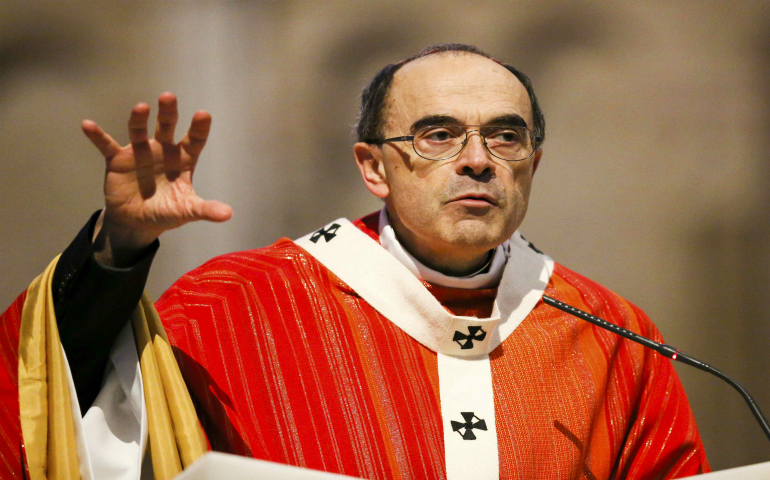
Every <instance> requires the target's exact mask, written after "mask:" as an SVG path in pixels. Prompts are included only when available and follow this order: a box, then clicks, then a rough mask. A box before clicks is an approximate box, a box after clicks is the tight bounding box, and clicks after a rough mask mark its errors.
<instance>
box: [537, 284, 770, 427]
mask: <svg viewBox="0 0 770 480" xmlns="http://www.w3.org/2000/svg"><path fill="white" fill-rule="evenodd" d="M543 302H545V303H546V304H548V305H550V306H552V307H556V308H558V309H559V310H561V311H563V312H566V313H569V314H570V315H573V316H575V317H578V318H582V319H583V320H586V321H588V322H591V323H593V324H594V325H597V326H599V327H602V328H604V329H605V330H609V331H611V332H613V333H617V334H618V335H620V336H621V337H625V338H627V339H629V340H631V341H633V342H636V343H640V344H642V345H644V346H645V347H647V348H651V349H653V350H655V351H656V352H658V353H660V354H661V355H663V356H664V357H668V358H670V359H671V360H676V361H678V362H682V363H686V364H687V365H690V366H692V367H695V368H697V369H699V370H703V371H704V372H708V373H710V374H712V375H715V376H717V377H719V378H721V379H722V380H724V381H725V382H727V383H729V384H730V386H732V387H733V388H734V389H736V390H738V393H740V394H741V396H742V397H743V399H744V400H746V404H747V405H748V406H749V408H750V409H751V413H753V414H754V418H756V419H757V422H758V423H759V426H760V427H761V428H762V431H763V432H765V436H767V439H768V440H770V425H768V423H767V419H766V418H765V416H764V415H762V411H761V410H760V409H759V405H757V402H756V401H755V400H754V397H752V396H751V395H750V394H749V392H748V391H747V390H746V389H745V388H743V385H741V384H740V383H738V382H736V381H735V380H733V379H732V378H730V377H729V376H727V375H726V374H724V373H722V372H720V371H719V370H717V369H716V368H714V367H712V366H711V365H709V364H708V363H706V362H702V361H700V360H698V359H697V358H693V357H691V356H689V355H687V354H684V353H682V352H680V351H679V349H678V348H676V347H672V346H671V345H666V344H664V343H658V342H655V341H653V340H650V339H649V338H646V337H643V336H641V335H637V334H636V333H634V332H632V331H631V330H626V329H625V328H623V327H619V326H617V325H615V324H614V323H610V322H608V321H607V320H602V319H601V318H599V317H595V316H593V315H591V314H590V313H587V312H584V311H582V310H579V309H577V308H575V307H573V306H572V305H568V304H566V303H564V302H560V301H559V300H556V299H555V298H551V297H549V296H547V295H543Z"/></svg>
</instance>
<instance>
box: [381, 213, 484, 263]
mask: <svg viewBox="0 0 770 480" xmlns="http://www.w3.org/2000/svg"><path fill="white" fill-rule="evenodd" d="M389 223H390V225H391V226H392V227H393V231H394V232H395V234H396V238H397V239H398V242H399V243H400V244H401V246H403V247H404V249H405V250H406V251H407V252H409V254H410V255H412V256H413V257H414V258H416V259H417V260H418V261H419V262H420V263H422V264H423V265H425V266H426V267H428V268H431V269H433V270H436V271H437V272H440V273H443V274H444V275H448V276H452V277H464V276H466V275H471V274H474V273H476V272H478V271H479V270H480V269H481V268H482V267H484V265H486V264H487V262H488V261H489V256H490V254H491V252H492V250H493V249H489V248H485V247H481V248H468V247H466V246H463V247H459V248H458V247H453V246H451V245H450V246H448V247H444V248H442V247H441V246H438V247H437V246H429V245H428V244H427V242H422V241H420V239H419V238H418V237H417V236H416V235H414V234H413V233H412V232H411V231H410V230H409V229H407V228H406V227H405V226H404V225H403V224H402V223H401V222H400V221H399V220H398V218H394V217H392V216H389Z"/></svg>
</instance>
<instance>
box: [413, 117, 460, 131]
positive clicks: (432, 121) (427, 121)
mask: <svg viewBox="0 0 770 480" xmlns="http://www.w3.org/2000/svg"><path fill="white" fill-rule="evenodd" d="M461 124H462V122H460V120H458V119H456V118H455V117H452V116H451V115H428V116H426V117H422V118H421V119H419V120H417V121H416V122H414V123H413V124H412V126H411V127H409V132H410V133H414V132H416V131H417V130H419V129H421V128H423V127H429V126H431V125H461Z"/></svg>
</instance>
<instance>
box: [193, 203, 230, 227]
mask: <svg viewBox="0 0 770 480" xmlns="http://www.w3.org/2000/svg"><path fill="white" fill-rule="evenodd" d="M192 213H193V216H194V217H195V219H196V220H208V221H210V222H225V221H227V220H230V217H232V216H233V208H232V207H231V206H230V205H228V204H226V203H222V202H218V201H216V200H200V201H199V202H196V203H195V204H194V205H193V208H192Z"/></svg>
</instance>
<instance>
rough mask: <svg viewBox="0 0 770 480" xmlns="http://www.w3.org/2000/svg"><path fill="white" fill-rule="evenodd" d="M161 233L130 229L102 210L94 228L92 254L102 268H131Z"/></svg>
mask: <svg viewBox="0 0 770 480" xmlns="http://www.w3.org/2000/svg"><path fill="white" fill-rule="evenodd" d="M160 234H161V231H155V230H148V229H142V228H136V227H132V226H130V225H125V224H122V223H120V222H117V221H115V220H114V219H112V218H111V216H110V215H109V214H106V213H105V210H102V213H101V215H100V216H99V219H98V220H97V223H96V225H95V227H94V236H93V238H92V240H93V254H94V258H95V259H96V261H97V262H99V263H100V264H102V265H104V266H108V267H115V268H124V267H129V266H132V265H133V264H135V263H136V262H137V260H138V259H139V258H140V257H141V256H142V255H143V253H144V252H145V251H146V249H147V247H149V246H150V245H151V244H152V243H153V242H155V240H157V238H158V237H159V236H160Z"/></svg>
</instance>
